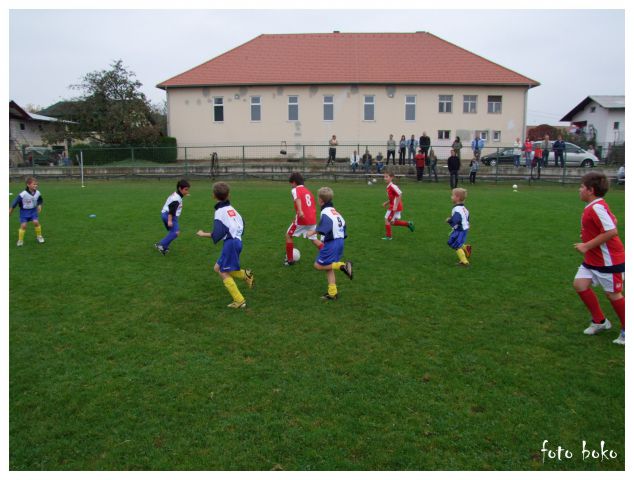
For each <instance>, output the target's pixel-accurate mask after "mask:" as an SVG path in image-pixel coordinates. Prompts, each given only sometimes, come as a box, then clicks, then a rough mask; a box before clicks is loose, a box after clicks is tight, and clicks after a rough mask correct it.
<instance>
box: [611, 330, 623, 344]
mask: <svg viewBox="0 0 634 480" xmlns="http://www.w3.org/2000/svg"><path fill="white" fill-rule="evenodd" d="M612 343H616V344H617V345H625V332H624V331H623V330H621V334H620V335H619V336H618V337H616V339H614V340H612Z"/></svg>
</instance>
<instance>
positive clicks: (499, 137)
mask: <svg viewBox="0 0 634 480" xmlns="http://www.w3.org/2000/svg"><path fill="white" fill-rule="evenodd" d="M501 140H502V132H501V131H500V130H493V141H494V142H500V141H501Z"/></svg>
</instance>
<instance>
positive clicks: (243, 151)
mask: <svg viewBox="0 0 634 480" xmlns="http://www.w3.org/2000/svg"><path fill="white" fill-rule="evenodd" d="M244 162H245V146H244V145H242V180H244V179H245V178H246V175H247V172H246V165H245V164H244Z"/></svg>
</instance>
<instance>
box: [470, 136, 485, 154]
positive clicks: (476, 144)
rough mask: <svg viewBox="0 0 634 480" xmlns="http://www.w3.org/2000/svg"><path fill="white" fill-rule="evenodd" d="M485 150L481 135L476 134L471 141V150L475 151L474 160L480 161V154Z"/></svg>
mask: <svg viewBox="0 0 634 480" xmlns="http://www.w3.org/2000/svg"><path fill="white" fill-rule="evenodd" d="M483 148H484V140H482V139H481V138H480V134H479V133H476V136H475V138H474V139H473V140H472V141H471V150H472V151H473V158H475V159H477V160H480V154H481V153H482V149H483Z"/></svg>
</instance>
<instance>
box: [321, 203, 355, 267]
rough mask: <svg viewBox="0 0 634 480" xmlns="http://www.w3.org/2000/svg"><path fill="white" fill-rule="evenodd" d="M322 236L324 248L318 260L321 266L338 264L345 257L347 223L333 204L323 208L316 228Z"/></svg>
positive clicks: (325, 205)
mask: <svg viewBox="0 0 634 480" xmlns="http://www.w3.org/2000/svg"><path fill="white" fill-rule="evenodd" d="M316 230H317V232H318V233H320V234H321V235H322V241H323V242H324V246H323V248H322V249H321V250H319V255H317V260H315V261H316V262H317V263H318V264H320V265H330V264H331V263H334V262H338V261H339V260H341V258H342V257H343V241H344V239H345V238H347V237H348V235H347V233H346V221H345V220H344V219H343V217H342V216H341V215H340V214H339V213H338V212H337V210H335V208H334V207H333V206H332V203H331V202H328V203H325V204H324V205H323V206H322V207H321V218H320V219H319V225H317V228H316Z"/></svg>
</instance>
